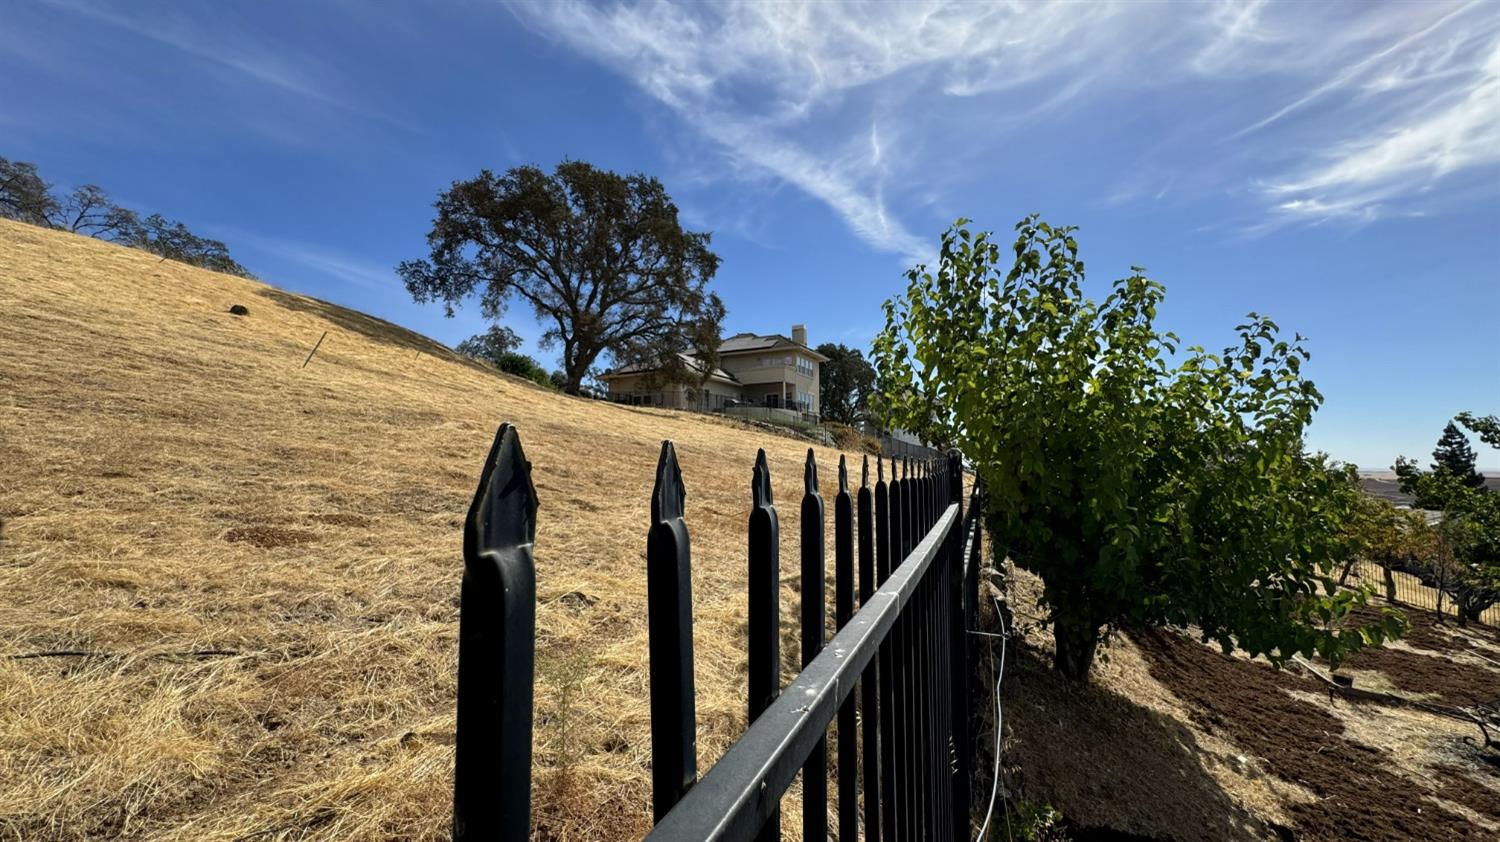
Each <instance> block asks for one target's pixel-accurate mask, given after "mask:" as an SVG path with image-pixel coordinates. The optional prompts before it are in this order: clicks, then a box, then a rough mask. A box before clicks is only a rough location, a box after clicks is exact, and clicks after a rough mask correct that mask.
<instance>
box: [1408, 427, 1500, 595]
mask: <svg viewBox="0 0 1500 842" xmlns="http://www.w3.org/2000/svg"><path fill="white" fill-rule="evenodd" d="M1457 420H1458V421H1459V423H1461V424H1463V425H1464V426H1465V427H1468V428H1469V430H1470V431H1471V432H1474V433H1476V434H1478V435H1479V438H1480V441H1483V442H1484V443H1485V444H1488V445H1490V446H1492V447H1493V446H1494V442H1497V441H1500V419H1496V417H1495V416H1493V415H1490V416H1485V417H1483V418H1480V417H1476V416H1474V415H1473V414H1472V413H1467V412H1466V413H1463V414H1461V415H1459V416H1458V419H1457ZM1448 426H1449V428H1453V427H1454V425H1453V424H1451V423H1450V424H1449V425H1448ZM1451 438H1452V437H1450V436H1449V435H1448V434H1447V430H1445V431H1444V435H1443V440H1449V439H1451ZM1459 438H1460V439H1462V435H1461V434H1460V436H1459ZM1441 441H1442V440H1440V442H1441ZM1463 444H1464V448H1465V449H1467V448H1468V441H1467V439H1463ZM1438 450H1439V452H1443V451H1444V448H1443V447H1442V445H1441V443H1440V444H1439V448H1438ZM1471 454H1472V451H1471ZM1434 457H1435V458H1436V459H1437V461H1436V462H1435V463H1434V464H1433V470H1431V471H1423V470H1421V469H1420V468H1419V467H1417V463H1416V462H1415V461H1413V460H1411V459H1407V458H1405V457H1401V458H1398V459H1397V460H1396V464H1395V466H1394V467H1395V470H1396V476H1397V477H1398V478H1399V479H1400V483H1401V489H1402V490H1403V491H1405V492H1407V493H1409V494H1412V495H1414V496H1415V497H1416V498H1417V501H1418V504H1419V505H1423V506H1424V507H1427V508H1433V509H1439V510H1441V511H1442V520H1441V521H1440V523H1439V526H1438V529H1437V535H1438V539H1439V542H1440V545H1439V550H1440V555H1439V556H1438V557H1437V559H1436V561H1435V564H1436V566H1435V567H1434V568H1433V569H1432V570H1431V571H1430V572H1431V573H1432V576H1431V577H1430V578H1434V579H1436V580H1437V582H1438V587H1439V588H1440V590H1442V591H1445V592H1446V593H1448V594H1449V595H1450V596H1452V597H1453V601H1454V603H1455V605H1456V606H1457V608H1458V616H1459V621H1460V622H1465V623H1466V622H1468V621H1470V620H1477V619H1478V618H1479V615H1480V614H1481V613H1482V612H1483V611H1484V610H1485V609H1486V608H1489V607H1490V606H1491V605H1494V604H1495V603H1496V602H1500V494H1491V493H1489V491H1488V489H1486V488H1485V487H1484V486H1483V485H1479V486H1475V485H1473V484H1471V481H1470V480H1468V479H1467V477H1466V475H1465V474H1463V473H1461V472H1458V471H1455V470H1454V469H1453V466H1454V465H1456V464H1457V463H1456V462H1455V463H1452V464H1450V463H1449V462H1447V461H1444V460H1443V459H1441V458H1437V453H1434ZM1467 464H1468V466H1469V469H1470V471H1472V469H1473V460H1472V456H1471V458H1470V460H1469V461H1468V462H1467ZM1480 481H1481V483H1482V482H1483V477H1480Z"/></svg>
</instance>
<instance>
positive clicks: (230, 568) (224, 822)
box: [0, 220, 838, 840]
mask: <svg viewBox="0 0 1500 842" xmlns="http://www.w3.org/2000/svg"><path fill="white" fill-rule="evenodd" d="M232 304H243V305H245V306H247V307H248V308H249V309H250V313H249V315H248V316H245V317H236V316H232V315H230V314H229V313H228V312H227V311H228V309H229V307H230V305H232ZM324 330H327V331H328V332H329V333H328V339H327V340H326V341H325V342H324V343H323V346H322V348H321V350H319V351H318V353H317V356H316V357H315V358H314V359H313V361H312V363H311V364H310V365H309V366H307V368H305V369H303V368H300V366H301V365H302V361H303V358H304V357H305V356H306V355H307V352H308V349H309V348H310V347H311V346H312V344H313V343H314V342H315V341H316V340H317V339H318V337H319V335H320V334H321V333H322V332H323V331H324ZM504 420H509V421H513V422H515V423H516V424H517V425H518V427H519V430H520V432H521V436H522V439H523V442H524V445H525V447H526V451H527V454H528V456H529V458H530V459H531V460H532V462H533V463H534V480H535V483H536V486H537V489H538V493H539V496H540V498H541V510H540V513H539V515H538V528H537V533H538V538H537V551H536V557H537V564H538V574H537V579H538V590H539V600H540V603H541V604H540V607H539V610H538V636H539V652H538V684H539V686H538V688H537V708H538V721H537V726H538V727H537V734H536V760H537V766H538V772H537V776H536V783H535V786H536V790H535V793H534V801H535V803H536V805H537V806H536V826H537V829H538V832H539V835H540V837H541V838H545V839H553V838H556V839H603V838H609V839H624V838H630V837H632V836H635V837H638V836H640V835H641V834H643V832H644V831H645V830H646V829H647V827H648V824H649V814H650V793H649V782H648V781H649V778H648V763H649V754H650V747H649V738H648V734H649V731H648V722H649V716H648V711H647V707H646V698H647V692H646V687H647V670H646V666H647V665H646V623H645V619H646V609H645V606H646V581H645V569H644V548H645V538H646V527H647V519H648V516H649V491H650V483H651V480H652V477H653V468H654V466H655V462H656V458H657V453H658V450H659V448H660V443H661V440H662V439H663V438H670V439H673V440H674V441H675V442H676V444H677V452H678V454H679V456H680V458H681V461H682V468H683V473H684V476H685V481H686V485H687V489H688V501H687V507H688V508H687V518H688V524H689V527H690V528H691V530H692V534H693V549H694V560H695V567H694V571H693V573H694V582H693V585H694V594H693V595H694V600H695V602H694V606H693V608H694V616H695V621H696V623H697V632H696V636H695V644H696V646H697V677H698V716H699V749H700V762H701V764H702V765H703V766H704V767H706V766H707V765H708V764H709V763H711V762H712V761H713V760H714V759H715V758H717V757H718V756H719V754H720V753H722V751H723V750H724V748H725V747H726V746H727V744H728V743H729V742H730V741H731V740H733V739H734V738H735V737H736V736H737V735H738V734H739V733H740V731H741V730H742V729H743V727H744V718H745V711H744V708H745V702H744V692H745V658H744V654H743V639H744V626H743V622H742V619H741V618H742V614H743V610H744V601H745V597H744V591H743V583H744V570H743V568H744V564H745V561H744V555H745V551H744V534H745V533H744V528H745V521H746V517H747V514H748V511H749V483H750V472H751V466H752V463H753V461H754V458H755V452H756V449H757V448H760V447H764V448H766V451H767V456H768V458H769V460H770V465H771V468H772V474H773V478H774V483H775V493H776V495H777V499H778V501H780V502H781V503H782V506H781V512H782V515H781V516H782V535H783V540H784V541H786V543H787V545H786V546H785V547H784V548H783V552H782V559H783V570H782V582H783V583H784V587H785V593H784V599H785V605H786V606H788V608H787V609H786V610H785V611H784V619H785V620H786V622H787V626H786V632H787V634H788V636H789V639H788V643H787V644H786V645H785V646H784V647H783V652H785V653H792V654H794V653H795V652H796V651H797V648H796V646H795V644H794V641H795V637H794V635H795V632H794V630H793V628H792V626H791V625H790V624H791V623H792V622H794V616H795V614H794V611H793V610H792V608H791V606H794V605H795V599H796V589H797V584H798V577H797V571H796V555H795V554H794V552H793V551H792V547H793V544H792V542H793V541H794V540H795V536H796V535H797V534H798V523H797V521H798V513H797V512H798V509H797V506H796V505H795V501H796V500H798V499H799V497H800V494H801V484H802V462H803V459H804V457H805V455H806V450H807V448H806V446H805V445H804V444H800V443H799V442H797V441H795V440H793V439H789V438H781V437H777V436H772V435H768V434H766V433H764V432H760V431H755V430H749V429H744V428H740V427H735V426H731V425H728V424H727V423H723V422H718V421H714V420H710V419H705V418H702V417H696V416H692V415H687V414H681V413H674V412H670V411H660V410H649V409H638V408H625V407H619V406H613V405H608V404H602V403H599V402H593V401H587V400H581V399H573V398H568V397H564V396H560V395H558V394H555V393H552V392H548V391H545V390H542V389H538V388H536V387H533V386H531V385H529V384H525V383H521V382H520V381H518V380H515V379H512V378H509V377H506V376H503V375H499V374H496V373H494V372H492V371H490V370H487V369H484V368H481V367H478V366H475V365H471V364H468V363H465V362H463V361H461V360H458V359H455V358H454V357H453V356H452V355H451V354H450V353H448V352H447V351H446V349H444V348H443V347H442V346H440V345H437V344H436V343H433V342H431V341H429V340H427V339H425V338H423V337H420V336H417V335H415V334H412V333H409V332H407V331H404V330H401V329H399V328H396V327H394V326H392V325H389V324H387V323H384V322H380V321H378V320H375V319H370V318H368V317H364V316H361V315H359V314H357V313H353V312H350V311H347V310H343V309H340V308H335V307H332V306H330V305H327V304H324V303H321V302H318V301H314V300H311V299H307V298H302V297H300V296H295V295H291V294H287V293H284V292H281V291H279V290H276V289H274V288H272V287H269V286H266V285H264V284H261V283H257V282H254V281H248V280H243V279H239V278H232V277H227V276H224V275H217V274H212V273H209V272H204V271H200V270H197V269H193V268H189V267H186V266H183V265H180V264H176V263H171V262H161V261H158V260H157V259H156V258H154V257H151V256H148V255H145V254H142V253H141V252H137V251H130V250H127V249H123V248H118V247H115V246H111V245H107V244H105V243H101V242H97V241H94V240H89V239H84V238H81V237H76V236H72V235H68V234H61V233H56V232H51V231H44V230H41V229H37V228H32V227H28V226H22V225H18V224H14V223H10V222H5V221H3V220H0V594H3V598H0V656H3V657H0V838H17V839H28V840H37V839H80V838H92V839H105V838H108V839H141V838H150V839H162V840H169V839H193V840H203V839H237V838H253V839H257V840H272V839H294V838H296V839H300V838H329V839H332V838H338V839H421V838H428V839H436V838H442V837H444V836H445V834H446V832H447V828H448V822H449V815H450V800H449V799H450V791H451V786H452V762H453V747H452V734H453V722H454V717H453V706H454V692H455V690H454V687H455V669H456V647H457V631H458V625H457V618H458V609H457V598H458V589H459V578H460V574H461V561H460V557H459V546H460V542H459V537H460V532H459V528H458V527H459V524H460V520H461V518H462V517H463V516H464V513H465V511H466V509H467V505H468V501H469V497H470V495H471V494H472V493H473V486H474V482H475V480H476V478H477V475H478V471H479V469H480V467H481V463H482V462H483V460H484V457H485V455H486V453H487V450H488V446H489V443H490V440H491V437H492V436H493V435H494V431H495V428H496V426H497V425H498V424H499V423H500V422H501V421H504ZM818 458H819V461H820V464H821V466H822V469H823V483H824V484H823V489H824V491H825V492H828V491H829V489H830V488H832V487H833V483H834V482H836V476H837V474H836V464H837V458H838V454H837V452H835V451H832V450H828V449H824V448H819V449H818ZM788 502H790V503H792V505H787V503H788ZM830 532H831V530H830ZM830 556H831V549H830ZM828 592H829V594H830V595H831V594H832V587H831V585H830V587H829V590H828ZM65 653H69V654H65ZM16 656H22V657H16ZM795 806H796V805H795V798H794V797H793V798H790V799H789V803H788V807H789V808H790V810H789V812H793V813H794V812H795ZM786 826H787V827H788V829H793V828H795V827H796V826H797V824H796V822H795V821H793V820H788V821H787V822H786Z"/></svg>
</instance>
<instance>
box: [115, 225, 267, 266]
mask: <svg viewBox="0 0 1500 842" xmlns="http://www.w3.org/2000/svg"><path fill="white" fill-rule="evenodd" d="M129 216H130V217H131V218H130V219H129V220H128V221H125V222H117V223H116V224H117V225H119V226H120V234H119V236H120V238H121V239H119V240H117V241H118V242H121V243H123V244H124V245H129V246H132V247H134V248H138V249H140V250H142V251H145V252H149V253H151V254H154V255H157V256H158V257H161V258H162V259H163V260H176V261H178V262H179V263H186V264H188V265H190V266H198V267H200V268H203V269H208V270H210V271H213V272H223V273H225V274H229V275H239V276H240V277H245V278H253V277H255V276H254V275H252V274H250V270H248V269H246V268H245V267H244V266H241V265H240V264H239V263H237V262H235V260H234V259H233V258H232V257H230V256H229V247H228V246H226V245H224V243H223V242H221V241H219V240H213V239H209V238H207V237H200V236H198V235H197V234H194V233H193V232H192V231H190V230H188V227H187V226H186V225H184V224H183V223H181V222H179V221H177V220H169V219H167V218H165V217H163V216H162V215H161V214H159V213H153V214H151V215H150V216H148V217H146V218H145V219H144V220H137V219H134V218H133V217H134V216H135V215H134V214H133V213H132V214H130V215H129Z"/></svg>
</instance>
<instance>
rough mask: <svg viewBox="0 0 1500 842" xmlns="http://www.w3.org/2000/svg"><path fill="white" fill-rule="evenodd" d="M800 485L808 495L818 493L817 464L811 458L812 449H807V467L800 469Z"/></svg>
mask: <svg viewBox="0 0 1500 842" xmlns="http://www.w3.org/2000/svg"><path fill="white" fill-rule="evenodd" d="M802 483H803V485H804V486H805V488H806V491H807V493H808V494H816V493H817V491H818V463H817V461H816V460H815V459H814V458H813V449H812V448H810V447H809V448H808V449H807V465H806V466H804V467H803V469H802Z"/></svg>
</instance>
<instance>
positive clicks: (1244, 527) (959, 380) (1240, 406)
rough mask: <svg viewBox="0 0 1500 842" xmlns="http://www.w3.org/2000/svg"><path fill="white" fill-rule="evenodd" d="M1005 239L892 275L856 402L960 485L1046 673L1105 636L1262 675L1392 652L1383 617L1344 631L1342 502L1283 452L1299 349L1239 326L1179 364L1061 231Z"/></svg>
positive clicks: (1139, 300) (1155, 292)
mask: <svg viewBox="0 0 1500 842" xmlns="http://www.w3.org/2000/svg"><path fill="white" fill-rule="evenodd" d="M1016 227H1017V229H1018V236H1017V237H1016V239H1015V241H1014V246H1013V249H1005V247H1004V245H1003V244H1002V243H1000V242H998V241H996V240H995V238H994V237H993V236H992V235H991V234H989V233H987V232H980V233H977V234H976V233H975V232H973V231H970V230H969V229H968V228H967V227H966V221H964V220H960V221H959V222H958V223H956V224H955V225H954V226H953V227H952V228H950V229H949V230H948V232H947V233H946V234H945V235H944V236H943V241H942V245H941V249H940V250H939V258H938V264H937V265H936V266H932V267H928V266H919V267H917V268H915V269H912V270H911V271H910V272H908V273H907V281H908V284H907V289H906V292H905V294H904V295H903V296H900V297H898V298H896V299H893V300H891V301H887V302H886V304H885V315H886V326H885V329H884V330H883V331H882V332H881V333H880V335H879V336H877V337H876V339H875V344H874V348H873V351H872V354H871V356H872V359H873V360H874V362H875V367H876V370H877V371H878V372H879V388H878V391H877V394H876V395H875V396H874V397H878V398H879V403H880V407H879V408H880V410H881V414H882V417H883V418H885V419H887V421H888V422H889V423H892V424H893V426H899V427H900V428H902V429H906V430H910V431H912V432H914V433H917V434H918V435H921V436H922V438H923V439H925V440H927V441H937V442H951V443H952V444H953V445H955V446H956V447H958V449H959V450H960V451H962V453H963V454H964V457H965V459H966V460H967V461H968V462H969V463H970V464H972V465H973V468H974V471H975V473H976V474H977V476H978V478H979V479H980V480H981V481H983V483H984V488H985V497H984V512H983V517H984V519H985V524H986V526H987V527H988V528H989V533H990V535H991V537H992V538H993V544H994V551H995V554H996V556H997V557H1005V556H1008V557H1009V558H1011V559H1012V560H1013V561H1014V562H1015V563H1016V565H1018V566H1019V567H1022V568H1024V569H1026V570H1029V571H1031V572H1033V573H1035V574H1036V575H1037V576H1038V577H1040V579H1041V581H1042V585H1043V588H1042V597H1041V602H1042V605H1043V606H1044V607H1045V608H1046V609H1047V612H1048V619H1049V620H1050V621H1051V623H1052V626H1053V638H1054V640H1055V642H1056V654H1055V659H1054V664H1055V666H1056V668H1057V669H1058V671H1059V672H1061V673H1062V674H1063V675H1064V676H1066V677H1068V678H1070V679H1073V680H1083V679H1085V678H1086V677H1087V675H1088V673H1089V669H1090V666H1091V664H1092V663H1093V660H1094V655H1095V652H1096V650H1097V648H1098V645H1099V644H1100V643H1101V642H1102V641H1103V640H1104V639H1106V637H1107V636H1108V635H1109V634H1110V633H1111V632H1112V631H1113V630H1115V629H1117V628H1119V627H1121V626H1123V625H1172V626H1178V627H1193V628H1194V630H1195V632H1196V633H1197V634H1198V635H1200V636H1201V638H1202V639H1203V640H1205V641H1207V640H1213V641H1216V642H1217V643H1218V644H1219V645H1220V646H1221V647H1222V648H1223V650H1224V651H1226V652H1228V651H1231V650H1233V649H1234V648H1235V647H1239V648H1241V649H1243V650H1245V651H1246V652H1248V653H1249V654H1251V655H1263V656H1265V657H1266V658H1268V659H1269V660H1271V661H1272V662H1273V663H1277V664H1280V663H1283V662H1285V661H1287V660H1289V659H1290V658H1291V657H1292V656H1293V655H1294V654H1302V655H1313V654H1316V655H1321V656H1323V657H1325V658H1327V659H1328V660H1329V661H1331V662H1334V663H1337V662H1338V661H1339V660H1340V659H1341V658H1343V657H1344V656H1345V655H1347V654H1348V653H1349V652H1351V651H1354V650H1357V649H1359V648H1360V647H1363V646H1368V645H1372V644H1378V643H1379V642H1381V641H1382V640H1384V639H1386V638H1388V637H1390V636H1392V635H1395V634H1399V633H1400V631H1401V630H1402V620H1401V618H1400V617H1399V616H1398V615H1394V614H1391V615H1384V616H1383V617H1382V619H1381V621H1380V622H1379V623H1378V624H1374V625H1358V624H1357V623H1355V622H1354V621H1353V620H1354V618H1352V617H1350V612H1351V611H1352V610H1353V609H1354V607H1355V606H1356V605H1358V604H1360V603H1362V602H1364V601H1365V599H1366V598H1367V596H1368V594H1367V592H1363V591H1361V592H1355V591H1350V590H1341V589H1339V588H1338V582H1337V578H1336V577H1337V575H1338V572H1339V571H1340V569H1341V568H1342V567H1343V566H1344V565H1345V564H1346V563H1347V559H1348V557H1349V554H1350V552H1351V551H1352V548H1351V546H1350V545H1349V543H1348V542H1347V540H1346V539H1345V535H1346V533H1345V531H1344V529H1343V527H1344V524H1345V523H1346V522H1347V520H1348V519H1349V518H1350V517H1351V516H1352V511H1351V510H1352V507H1353V506H1354V504H1355V501H1356V499H1357V494H1358V490H1357V486H1356V485H1355V484H1354V482H1353V481H1352V479H1351V475H1350V472H1349V470H1348V469H1346V468H1343V467H1341V466H1338V465H1335V464H1330V463H1329V462H1328V460H1327V459H1326V457H1324V456H1322V455H1321V454H1309V453H1307V452H1305V450H1304V447H1303V443H1304V434H1305V431H1306V428H1307V425H1308V424H1309V423H1310V422H1311V420H1312V416H1313V413H1314V411H1315V410H1316V409H1317V407H1318V406H1319V404H1321V402H1322V396H1321V395H1320V394H1319V393H1318V391H1317V389H1316V388H1315V387H1314V386H1313V384H1312V382H1311V381H1309V380H1307V379H1306V378H1305V377H1304V375H1303V374H1302V372H1301V366H1302V363H1303V362H1304V361H1305V360H1307V359H1308V353H1307V351H1306V350H1305V349H1304V348H1303V346H1302V340H1301V337H1297V338H1296V339H1295V340H1290V341H1288V340H1285V339H1282V338H1281V337H1280V336H1278V332H1279V329H1278V328H1277V326H1276V325H1275V323H1274V322H1272V321H1271V320H1270V319H1267V318H1265V317H1263V316H1258V315H1256V314H1253V313H1252V314H1251V315H1250V317H1249V318H1248V319H1247V320H1246V322H1245V323H1244V324H1241V325H1239V326H1238V328H1237V329H1236V330H1237V333H1238V342H1237V343H1235V344H1234V345H1232V346H1231V347H1229V348H1226V349H1225V350H1224V352H1223V353H1222V354H1211V353H1208V352H1207V351H1205V350H1204V349H1202V348H1200V347H1190V348H1185V349H1182V351H1181V353H1179V351H1178V342H1179V340H1178V339H1177V337H1176V336H1175V335H1173V334H1171V333H1167V332H1164V331H1162V330H1160V329H1159V328H1157V327H1156V325H1155V324H1154V321H1155V318H1156V313H1157V307H1158V305H1159V304H1160V302H1161V301H1162V299H1163V297H1164V295H1165V290H1164V288H1163V287H1162V286H1161V285H1160V284H1158V283H1156V282H1155V281H1152V280H1150V279H1148V278H1146V277H1145V276H1144V274H1143V270H1139V269H1136V270H1134V271H1133V272H1132V274H1131V276H1130V277H1127V278H1124V279H1121V280H1118V281H1116V282H1115V283H1114V287H1113V290H1112V291H1111V293H1110V294H1109V295H1108V296H1107V297H1106V298H1105V299H1104V300H1103V301H1102V302H1096V301H1094V300H1093V299H1091V298H1088V297H1086V296H1085V295H1084V293H1083V283H1084V276H1083V262H1082V261H1081V260H1079V259H1078V243H1077V241H1076V240H1075V238H1074V236H1073V229H1072V228H1056V227H1053V226H1051V225H1048V224H1046V223H1045V222H1042V221H1041V220H1039V219H1038V218H1036V217H1034V216H1033V217H1029V218H1027V219H1025V220H1023V221H1022V222H1021V223H1020V224H1019V225H1017V226H1016ZM1012 250H1013V260H1012V259H1008V258H1009V257H1011V256H1010V255H1006V257H1002V255H1005V253H1006V252H1008V251H1012Z"/></svg>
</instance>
